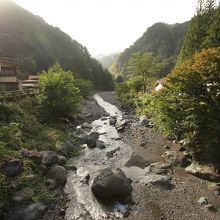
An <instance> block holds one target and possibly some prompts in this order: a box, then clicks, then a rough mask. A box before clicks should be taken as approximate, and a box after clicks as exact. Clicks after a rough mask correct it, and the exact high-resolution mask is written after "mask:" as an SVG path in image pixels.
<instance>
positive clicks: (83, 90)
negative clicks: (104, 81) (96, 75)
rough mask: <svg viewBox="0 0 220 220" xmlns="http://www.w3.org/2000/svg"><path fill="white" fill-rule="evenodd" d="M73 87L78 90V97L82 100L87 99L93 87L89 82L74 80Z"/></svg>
mask: <svg viewBox="0 0 220 220" xmlns="http://www.w3.org/2000/svg"><path fill="white" fill-rule="evenodd" d="M75 86H76V87H77V88H79V90H80V95H81V96H82V97H83V98H87V97H88V96H89V95H91V94H92V92H93V91H94V86H93V84H92V82H91V81H89V80H83V79H76V80H75Z"/></svg>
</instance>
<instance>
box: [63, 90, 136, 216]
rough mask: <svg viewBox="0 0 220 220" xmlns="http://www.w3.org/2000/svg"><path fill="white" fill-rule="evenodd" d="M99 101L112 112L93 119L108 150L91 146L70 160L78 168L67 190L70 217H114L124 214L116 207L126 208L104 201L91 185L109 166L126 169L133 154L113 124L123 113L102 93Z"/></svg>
mask: <svg viewBox="0 0 220 220" xmlns="http://www.w3.org/2000/svg"><path fill="white" fill-rule="evenodd" d="M94 99H95V100H96V102H97V104H98V105H100V106H101V107H103V108H104V110H105V111H106V112H107V113H109V114H110V116H109V117H106V119H105V118H100V119H98V120H95V121H93V122H92V127H93V129H92V131H97V132H98V133H99V134H100V136H99V140H101V141H103V142H104V143H105V145H106V149H98V148H94V149H90V148H88V147H85V148H84V149H83V151H82V153H81V154H80V156H77V157H74V158H73V159H72V160H70V164H73V165H75V166H76V167H77V172H74V171H71V172H69V174H68V180H67V184H66V188H65V190H66V192H67V193H68V195H69V199H70V201H69V204H68V208H67V210H66V215H65V219H67V220H76V219H77V220H87V219H94V220H102V219H107V218H108V219H110V218H109V216H115V217H120V213H119V212H117V211H116V209H123V208H124V207H123V205H122V204H120V203H118V202H117V201H115V203H113V204H112V203H109V204H107V205H106V204H105V205H103V204H101V203H100V202H99V201H98V200H97V199H96V198H95V197H94V196H93V194H92V191H91V185H92V181H93V180H94V178H95V177H96V176H97V174H98V173H99V170H100V169H102V168H105V167H108V166H110V167H112V168H122V167H123V165H124V164H125V163H126V162H127V161H128V159H129V158H130V156H131V154H132V150H131V147H130V146H128V145H127V144H125V143H124V142H123V141H122V140H120V134H119V133H118V132H117V130H116V128H115V127H114V126H111V125H110V124H109V118H110V117H111V116H115V117H116V118H117V121H120V120H121V119H122V112H121V111H120V110H119V109H118V108H117V107H116V106H114V105H111V104H110V103H108V102H105V101H104V100H103V99H102V98H101V97H100V96H99V95H98V94H95V95H94ZM114 149H119V150H117V152H116V153H115V155H114V157H112V158H108V157H106V153H107V152H108V151H111V150H114ZM87 174H89V176H90V179H89V183H88V184H84V183H82V179H83V178H84V177H85V176H86V175H87Z"/></svg>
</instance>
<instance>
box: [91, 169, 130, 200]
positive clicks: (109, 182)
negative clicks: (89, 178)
mask: <svg viewBox="0 0 220 220" xmlns="http://www.w3.org/2000/svg"><path fill="white" fill-rule="evenodd" d="M131 191H132V188H131V185H130V182H129V179H128V178H127V177H126V175H125V174H124V173H123V171H122V170H121V169H116V170H113V169H111V168H110V167H107V168H105V169H102V170H101V171H100V173H99V175H98V176H97V177H96V178H95V179H94V181H93V184H92V192H93V194H94V195H95V196H96V197H97V198H101V199H105V198H114V197H126V196H128V195H130V193H131Z"/></svg>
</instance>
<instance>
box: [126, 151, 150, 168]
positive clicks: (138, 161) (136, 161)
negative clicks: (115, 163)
mask: <svg viewBox="0 0 220 220" xmlns="http://www.w3.org/2000/svg"><path fill="white" fill-rule="evenodd" d="M148 165H149V163H148V162H147V161H146V160H145V159H144V158H143V157H142V156H141V155H138V154H136V153H134V152H133V153H132V155H131V157H130V159H129V160H128V161H127V162H126V163H125V166H126V167H131V166H136V167H140V168H142V169H143V168H145V167H147V166H148Z"/></svg>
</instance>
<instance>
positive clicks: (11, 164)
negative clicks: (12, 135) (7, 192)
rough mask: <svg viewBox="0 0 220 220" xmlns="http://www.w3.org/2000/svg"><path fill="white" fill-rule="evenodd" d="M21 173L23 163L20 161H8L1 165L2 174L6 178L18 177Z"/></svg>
mask: <svg viewBox="0 0 220 220" xmlns="http://www.w3.org/2000/svg"><path fill="white" fill-rule="evenodd" d="M22 171H23V161H22V160H20V159H13V160H9V161H7V162H6V163H5V164H4V165H3V173H4V175H6V176H7V177H14V176H18V175H20V174H21V173H22Z"/></svg>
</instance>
